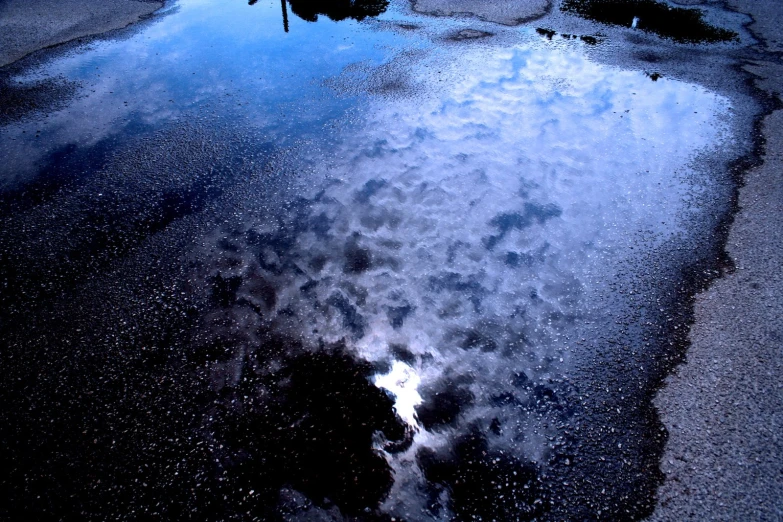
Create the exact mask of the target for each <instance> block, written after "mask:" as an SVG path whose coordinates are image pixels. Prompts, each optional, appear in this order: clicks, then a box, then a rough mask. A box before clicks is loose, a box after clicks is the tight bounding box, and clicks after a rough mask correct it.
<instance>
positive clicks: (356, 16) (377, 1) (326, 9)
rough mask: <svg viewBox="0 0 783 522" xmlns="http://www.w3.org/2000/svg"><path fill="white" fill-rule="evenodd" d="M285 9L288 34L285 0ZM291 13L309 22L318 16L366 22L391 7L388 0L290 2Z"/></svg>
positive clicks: (316, 19)
mask: <svg viewBox="0 0 783 522" xmlns="http://www.w3.org/2000/svg"><path fill="white" fill-rule="evenodd" d="M256 2H257V0H249V1H248V5H254V4H255V3H256ZM281 4H282V8H283V26H284V28H285V32H288V10H287V9H286V2H285V0H282V1H281ZM288 4H289V5H290V6H291V11H293V13H294V14H295V15H296V16H298V17H299V18H301V19H302V20H305V21H307V22H317V21H318V15H324V16H327V17H328V18H329V19H330V20H333V21H335V22H339V21H341V20H346V19H349V18H350V19H353V20H359V21H361V20H364V19H365V18H367V17H373V16H378V15H380V14H381V13H383V12H384V11H386V8H387V7H388V6H389V1H388V0H354V1H351V0H328V1H320V2H319V1H317V0H288Z"/></svg>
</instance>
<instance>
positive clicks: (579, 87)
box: [0, 0, 743, 521]
mask: <svg viewBox="0 0 783 522" xmlns="http://www.w3.org/2000/svg"><path fill="white" fill-rule="evenodd" d="M115 36H116V37H115V38H112V39H106V40H100V41H94V42H92V43H88V44H83V45H72V46H71V47H70V48H69V49H67V50H65V51H55V52H53V53H50V54H49V55H46V54H44V55H43V56H38V57H34V58H32V59H28V60H27V62H26V63H24V64H22V66H19V67H15V68H14V70H13V71H10V70H9V71H6V73H5V74H6V75H7V78H6V81H7V82H8V83H7V85H14V86H16V87H15V88H19V89H24V88H25V86H27V87H29V86H42V85H43V86H48V88H49V89H50V90H52V91H53V92H55V93H56V95H55V96H53V97H52V99H51V100H48V101H46V100H43V101H42V102H41V104H39V106H38V109H37V110H34V111H27V112H25V111H22V110H19V111H17V112H16V113H14V114H17V116H15V117H14V118H11V119H8V120H6V121H4V122H3V126H2V128H0V155H1V156H2V157H3V158H4V161H3V163H2V165H0V186H2V190H3V193H2V194H1V195H0V197H1V198H2V201H3V208H2V210H1V211H0V219H1V220H2V221H0V266H2V270H3V292H2V305H3V312H2V326H1V327H2V329H3V338H4V339H5V344H6V349H5V350H4V353H3V355H2V364H3V368H5V373H6V374H7V375H6V379H7V380H6V383H5V384H4V385H3V388H2V397H3V400H4V401H5V404H6V406H5V407H4V411H3V419H2V420H3V423H4V428H3V440H4V445H5V447H6V448H8V450H7V452H6V455H4V456H3V460H4V461H5V462H3V464H2V465H3V467H4V468H5V469H10V470H11V471H10V472H8V473H7V474H6V475H5V476H4V477H3V481H4V488H5V489H7V493H6V495H7V496H8V498H7V499H6V502H5V503H4V506H5V507H3V508H0V510H5V512H4V513H5V514H9V513H13V512H14V511H16V510H19V509H21V508H22V506H24V509H26V510H28V511H30V510H32V511H33V512H34V513H35V516H37V517H39V518H42V519H47V518H48V517H52V518H60V517H62V516H65V517H66V518H68V517H69V516H70V517H73V516H75V514H78V516H76V518H74V519H85V518H87V519H105V518H114V517H119V518H122V519H128V520H138V519H147V518H155V519H159V518H161V517H162V518H164V519H172V520H174V519H176V520H182V519H193V520H207V519H208V520H253V519H258V520H270V519H284V520H342V519H351V520H411V521H414V520H449V519H458V520H529V519H534V518H535V519H542V520H547V519H551V520H561V519H564V518H571V519H576V518H578V519H594V518H600V517H601V516H604V517H608V518H614V519H617V518H629V519H633V518H638V517H640V516H643V515H644V514H646V513H648V512H649V510H650V506H651V505H652V504H651V503H652V502H653V494H654V490H655V487H656V485H657V484H658V483H659V481H660V472H659V471H658V467H657V458H658V457H659V453H658V452H659V451H660V449H661V447H662V440H663V439H662V437H663V435H662V434H661V433H660V431H661V429H662V428H661V427H660V425H659V423H658V421H657V416H656V415H655V413H654V412H653V411H652V407H651V405H650V398H651V394H652V393H653V392H654V388H655V386H656V385H657V383H658V382H659V381H660V379H661V378H662V376H663V375H665V372H666V371H667V369H668V368H669V367H670V365H671V362H669V361H670V359H672V360H673V359H674V358H676V354H674V352H673V351H672V350H674V348H672V346H674V344H675V343H674V341H677V340H678V339H679V338H678V337H677V335H678V333H677V330H678V328H679V329H682V330H680V331H679V333H682V332H683V331H684V326H685V321H686V318H685V317H684V316H682V314H681V313H680V312H681V310H680V308H678V306H679V305H678V299H679V298H680V297H682V296H684V295H685V292H686V290H685V286H687V285H689V284H692V281H688V280H686V279H687V278H686V276H688V277H691V278H693V277H694V270H695V269H694V267H700V268H703V269H704V272H705V273H706V272H708V271H709V270H710V269H711V266H712V265H711V264H710V263H709V262H707V263H704V262H703V261H704V259H705V258H709V256H710V255H712V253H713V251H714V241H715V239H714V237H713V232H714V230H715V228H716V226H717V225H718V224H719V222H720V220H721V219H722V217H723V216H725V214H726V212H727V210H728V208H729V205H730V199H731V197H730V196H731V191H732V189H733V185H732V182H731V178H730V177H729V176H728V174H727V173H726V169H725V166H726V164H727V163H728V162H729V161H730V160H733V159H735V158H736V157H737V156H738V155H739V154H741V153H742V152H743V150H741V149H742V148H741V147H740V145H737V140H736V139H735V138H734V137H733V133H734V132H735V127H734V126H735V121H734V116H733V110H734V108H733V102H732V100H731V99H730V98H729V97H727V96H725V95H723V94H718V93H715V92H711V91H710V90H708V89H706V88H704V87H702V86H699V85H696V84H692V83H688V82H686V81H680V80H677V79H673V78H667V77H663V78H660V77H659V76H657V75H655V76H651V75H650V74H649V73H648V72H646V71H645V70H643V69H641V68H639V69H623V68H621V67H618V66H616V65H612V64H611V63H607V60H598V59H596V58H595V57H594V56H593V55H592V54H591V53H592V52H593V46H594V44H595V39H592V40H591V39H590V38H587V39H578V38H554V39H553V38H551V35H550V37H549V38H547V37H546V35H545V33H544V32H542V31H536V26H535V25H534V24H532V25H521V26H517V27H512V26H500V25H497V24H492V23H490V22H485V21H480V20H476V19H471V18H436V17H429V16H426V15H423V14H416V13H415V12H413V11H411V10H410V9H409V7H408V6H407V5H405V4H403V3H392V4H391V5H389V4H387V3H386V2H365V3H362V2H355V3H353V4H345V5H342V6H341V7H339V8H334V9H331V8H318V9H315V8H313V7H312V5H310V4H308V3H303V2H294V1H291V2H290V3H282V5H281V4H280V3H277V2H274V1H264V0H262V1H259V2H250V5H248V4H247V3H245V2H240V1H233V0H232V1H217V0H180V1H178V2H176V3H173V4H170V5H167V7H166V8H164V9H163V10H162V11H159V12H158V13H157V14H156V15H155V16H154V17H153V19H152V20H150V21H148V22H144V23H143V24H141V26H140V27H138V28H136V29H134V30H128V31H125V32H121V33H120V34H119V35H115ZM607 45H608V44H607ZM699 275H701V274H699ZM678 311H679V312H678ZM0 512H3V511H0ZM602 513H603V515H601V514H602ZM350 517H353V518H350Z"/></svg>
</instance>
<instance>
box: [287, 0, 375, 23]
mask: <svg viewBox="0 0 783 522" xmlns="http://www.w3.org/2000/svg"><path fill="white" fill-rule="evenodd" d="M288 3H290V4H291V11H293V12H294V14H296V15H297V16H298V17H299V18H301V19H302V20H305V21H307V22H315V21H317V20H318V15H326V16H328V17H329V18H330V19H331V20H334V21H335V22H337V21H340V20H345V19H346V18H353V19H354V20H364V19H365V18H367V17H369V16H378V15H380V14H381V13H383V12H384V11H386V8H387V7H388V6H389V1H388V0H353V1H351V0H328V1H324V0H320V1H319V0H288Z"/></svg>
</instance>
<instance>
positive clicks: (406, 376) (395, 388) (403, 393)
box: [375, 361, 422, 426]
mask: <svg viewBox="0 0 783 522" xmlns="http://www.w3.org/2000/svg"><path fill="white" fill-rule="evenodd" d="M420 382H421V378H420V377H419V376H418V375H417V374H416V371H415V370H414V369H413V368H411V367H410V366H408V365H407V364H405V363H403V362H400V361H395V362H394V364H393V365H392V368H391V371H389V373H387V374H385V375H378V376H376V377H375V385H376V386H377V387H379V388H385V389H387V390H389V391H390V392H392V393H393V394H394V397H395V401H394V409H395V410H397V414H398V415H399V416H400V417H401V418H402V419H403V420H404V421H405V422H407V423H408V424H410V425H411V426H417V425H418V423H417V422H416V417H415V410H414V408H415V407H416V406H417V405H419V404H421V402H422V399H421V395H419V392H418V391H417V388H418V386H419V383H420Z"/></svg>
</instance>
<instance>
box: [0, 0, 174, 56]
mask: <svg viewBox="0 0 783 522" xmlns="http://www.w3.org/2000/svg"><path fill="white" fill-rule="evenodd" d="M162 6H163V2H155V1H148V0H147V1H141V0H35V1H30V0H2V1H0V67H2V66H5V65H8V64H9V63H12V62H15V61H16V60H19V59H20V58H23V57H25V56H27V55H28V54H30V53H32V52H35V51H37V50H39V49H43V48H46V47H51V46H53V45H57V44H61V43H64V42H68V41H70V40H74V39H76V38H82V37H85V36H91V35H96V34H100V33H104V32H106V31H111V30H112V29H119V28H122V27H125V26H127V25H130V24H132V23H134V22H137V21H139V20H140V19H141V18H142V17H144V16H146V15H149V14H150V13H152V12H154V11H155V10H157V9H159V8H160V7H162Z"/></svg>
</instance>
